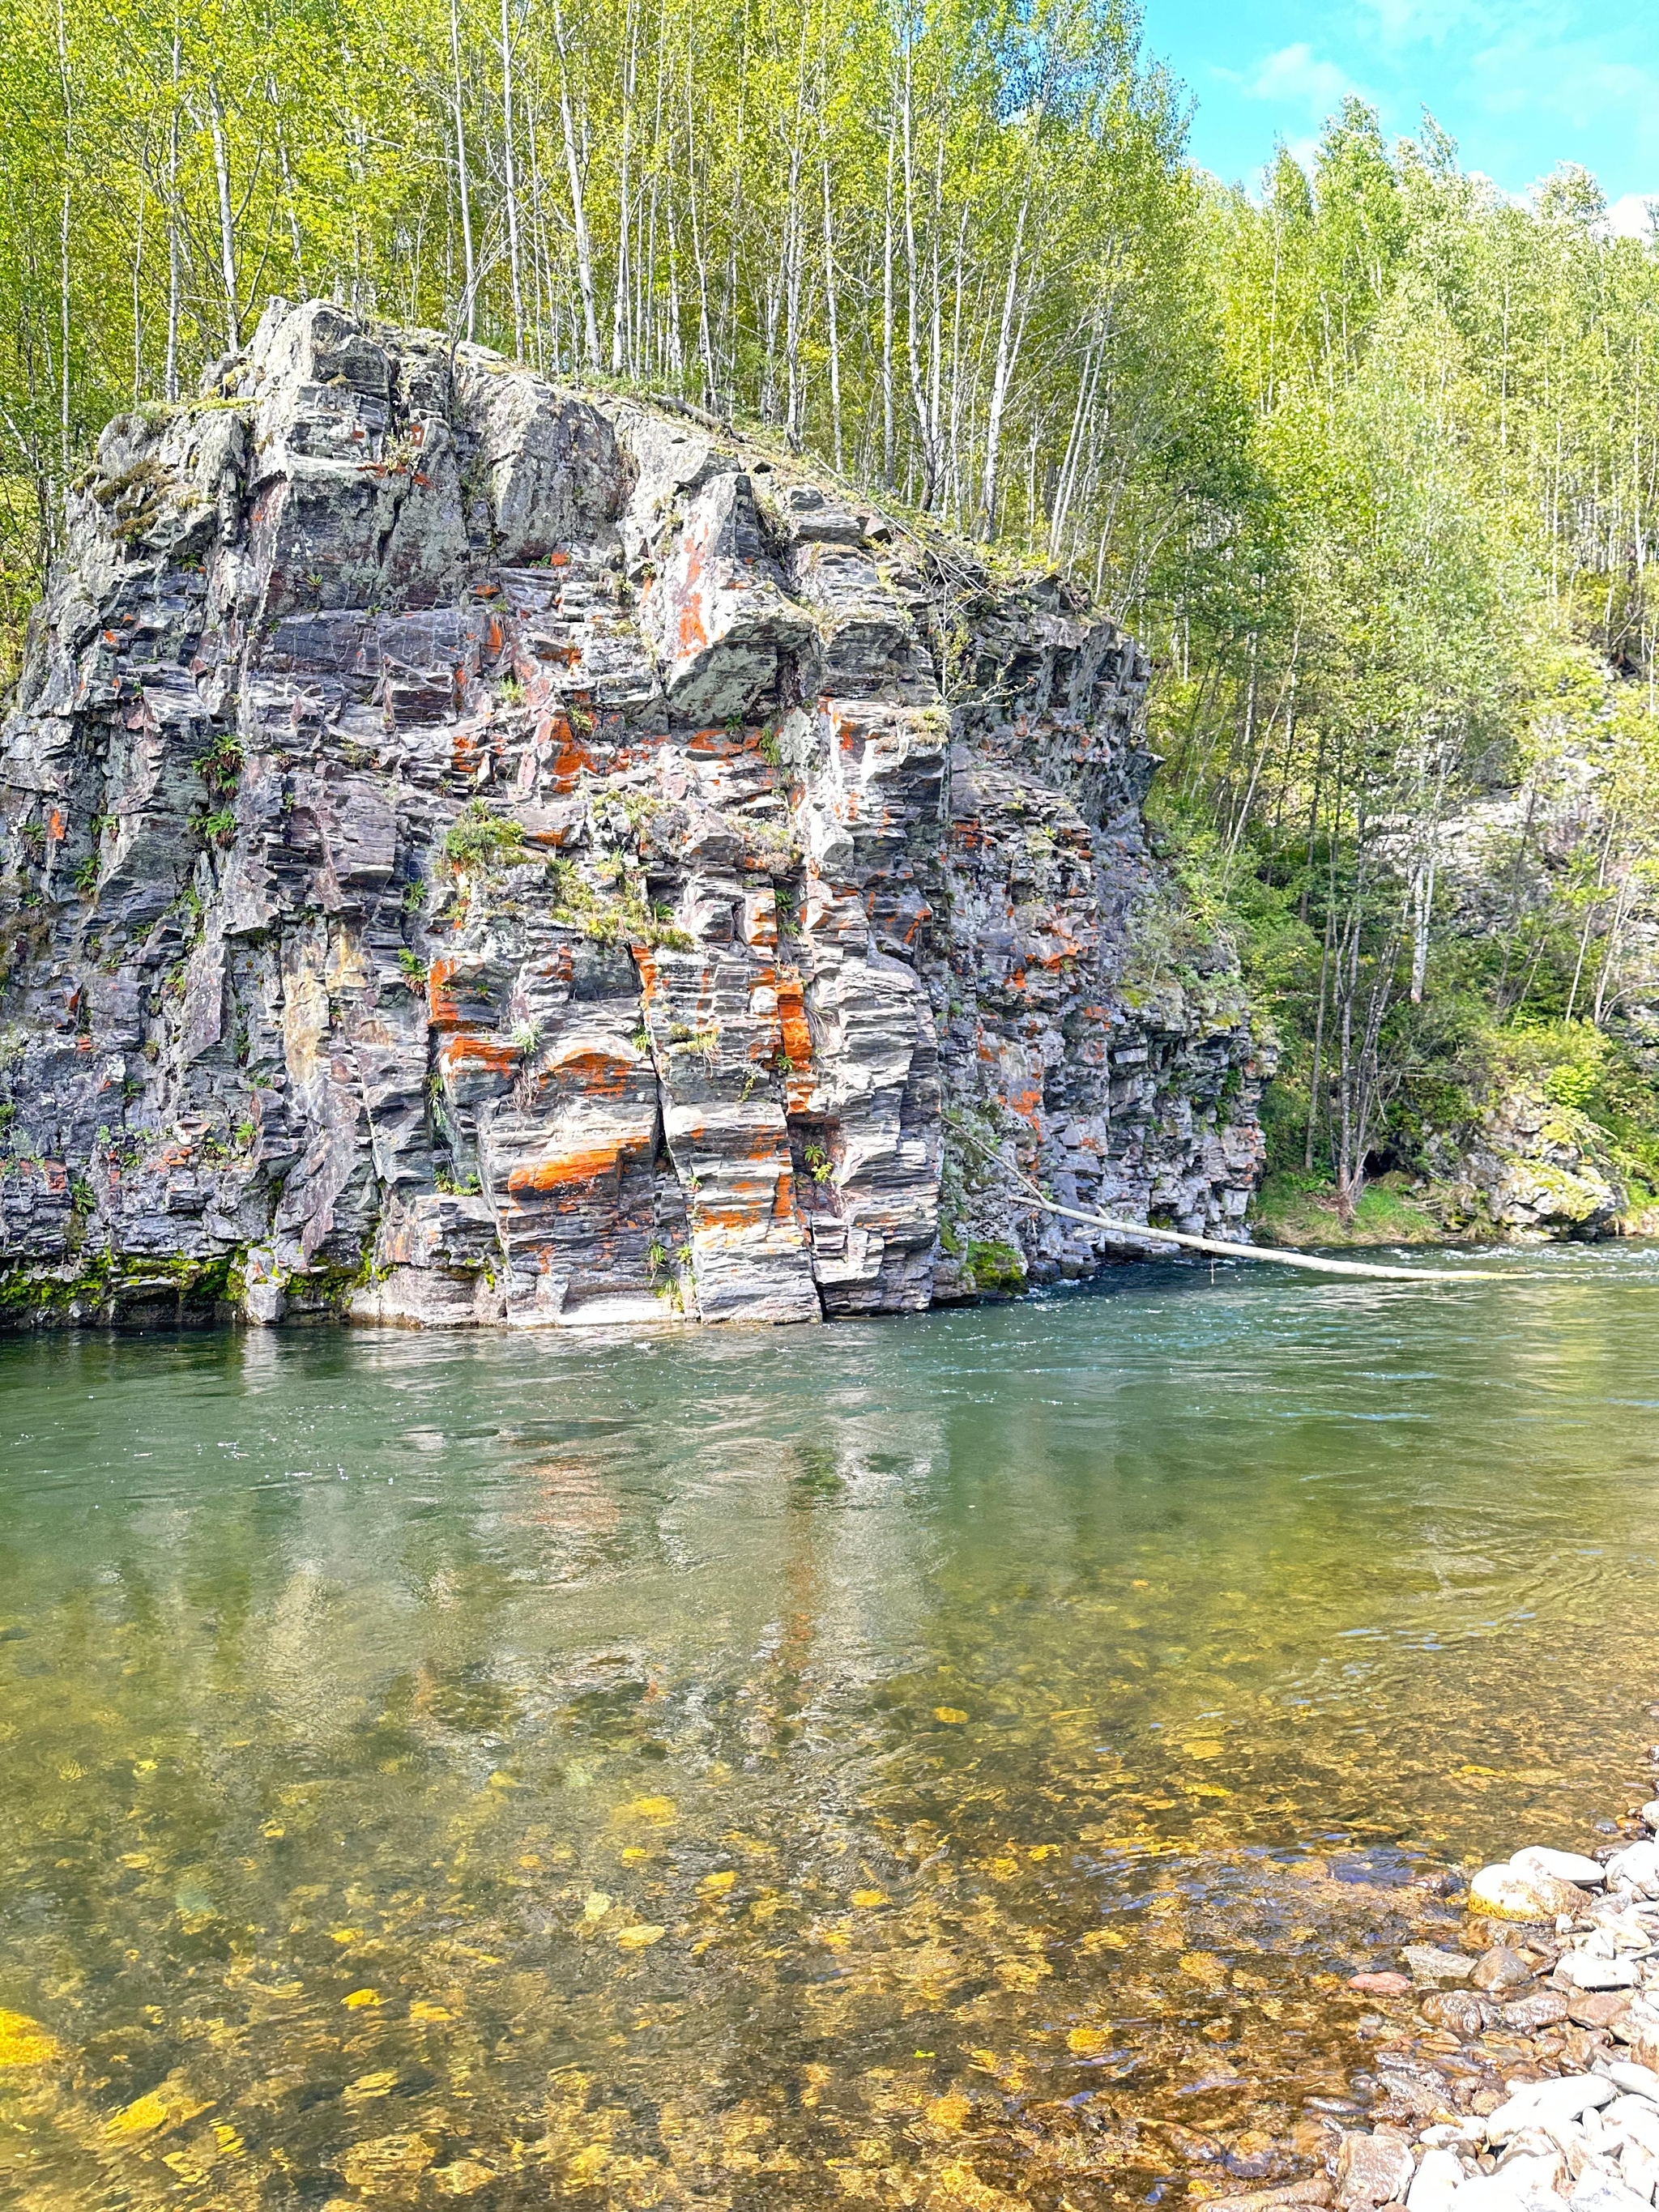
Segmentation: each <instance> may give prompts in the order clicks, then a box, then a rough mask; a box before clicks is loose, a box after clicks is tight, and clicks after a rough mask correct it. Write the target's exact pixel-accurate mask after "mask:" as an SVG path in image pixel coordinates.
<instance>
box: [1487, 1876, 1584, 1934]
mask: <svg viewBox="0 0 1659 2212" xmlns="http://www.w3.org/2000/svg"><path fill="white" fill-rule="evenodd" d="M1587 1905H1589V1897H1588V1895H1587V1894H1586V1893H1585V1892H1584V1891H1583V1890H1582V1889H1580V1888H1579V1887H1577V1884H1576V1883H1573V1882H1569V1881H1560V1880H1559V1878H1558V1877H1557V1876H1556V1875H1549V1874H1543V1873H1538V1872H1529V1871H1526V1870H1523V1869H1520V1868H1517V1867H1515V1866H1513V1865H1509V1864H1505V1865H1503V1866H1487V1867H1482V1868H1481V1869H1480V1873H1479V1874H1477V1875H1475V1877H1474V1880H1473V1881H1471V1882H1470V1884H1469V1909H1470V1911H1473V1912H1484V1913H1486V1915H1488V1917H1491V1918H1492V1919H1494V1920H1525V1921H1550V1920H1554V1919H1556V1918H1557V1917H1559V1915H1560V1914H1562V1913H1568V1914H1574V1915H1576V1914H1577V1913H1579V1912H1581V1911H1583V1910H1584V1908H1585V1907H1586V1906H1587Z"/></svg>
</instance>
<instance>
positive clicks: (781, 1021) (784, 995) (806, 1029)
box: [777, 982, 812, 1071]
mask: <svg viewBox="0 0 1659 2212" xmlns="http://www.w3.org/2000/svg"><path fill="white" fill-rule="evenodd" d="M777 988H778V1028H779V1030H781V1033H782V1036H783V1048H784V1051H785V1052H786V1053H787V1054H788V1056H789V1058H790V1059H791V1060H793V1062H794V1065H795V1067H796V1069H797V1070H798V1071H799V1070H800V1069H802V1068H806V1067H810V1066H811V1064H812V1028H811V1023H810V1022H809V1021H808V1020H807V1018H806V1005H805V1000H804V998H803V996H802V993H801V987H800V985H799V983H790V982H780V984H779V985H778V987H777Z"/></svg>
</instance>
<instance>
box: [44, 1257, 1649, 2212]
mask: <svg viewBox="0 0 1659 2212" xmlns="http://www.w3.org/2000/svg"><path fill="white" fill-rule="evenodd" d="M1448 1264H1450V1265H1455V1264H1456V1263H1455V1260H1453V1261H1449V1262H1448ZM1500 1264H1503V1265H1510V1264H1512V1265H1513V1267H1514V1271H1515V1276H1516V1279H1515V1280H1514V1281H1509V1282H1499V1283H1487V1282H1480V1283H1473V1282H1472V1283H1471V1284H1470V1285H1468V1287H1467V1288H1462V1287H1460V1288H1456V1289H1450V1290H1446V1291H1438V1290H1435V1291H1425V1290H1419V1289H1414V1288H1405V1287H1396V1286H1395V1285H1373V1284H1364V1285H1346V1284H1344V1285H1336V1286H1333V1285H1326V1284H1323V1283H1321V1284H1318V1285H1312V1284H1310V1283H1308V1282H1307V1281H1305V1280H1299V1279H1285V1278H1283V1277H1281V1276H1280V1275H1279V1273H1278V1271H1276V1270H1273V1269H1270V1268H1262V1269H1256V1270H1251V1271H1249V1274H1248V1277H1246V1276H1244V1275H1242V1274H1235V1273H1231V1272H1230V1271H1228V1270H1225V1269H1223V1270H1220V1271H1218V1273H1217V1275H1216V1278H1215V1279H1214V1280H1213V1281H1212V1279H1211V1275H1210V1272H1209V1271H1208V1270H1207V1269H1194V1270H1188V1269H1176V1268H1158V1269H1153V1268H1146V1269H1134V1270H1125V1271H1123V1272H1122V1273H1120V1274H1118V1275H1115V1276H1114V1277H1112V1278H1110V1279H1109V1280H1108V1281H1107V1283H1106V1284H1105V1285H1103V1287H1101V1288H1100V1289H1098V1290H1096V1291H1089V1292H1083V1293H1074V1294H1067V1295H1063V1296H1056V1297H1050V1298H1047V1299H1040V1300H1036V1301H1033V1302H1031V1303H1029V1304H1022V1305H1017V1306H1007V1307H1000V1308H992V1309H982V1310H976V1311H968V1312H961V1313H957V1314H940V1315H935V1316H928V1317H925V1318H921V1319H916V1320H910V1321H904V1322H882V1323H872V1324H869V1325H863V1324H860V1325H846V1326H842V1327H839V1328H833V1329H813V1330H797V1331H789V1332H782V1333H779V1334H750V1333H744V1334H729V1335H720V1334H717V1333H706V1334H697V1335H687V1336H685V1337H684V1338H674V1339H658V1340H648V1341H641V1342H631V1343H630V1342H622V1341H617V1342H598V1341H578V1340H567V1339H562V1338H549V1337H544V1336H537V1337H533V1338H531V1337H512V1338H509V1337H496V1336H455V1337H448V1336H430V1335H428V1336H416V1335H408V1334H380V1333H372V1332H362V1333H352V1332H345V1331H339V1330H333V1329H328V1330H317V1331H298V1330H296V1331H292V1332H288V1333H281V1332H278V1333H269V1334H224V1335H202V1336H177V1337H143V1338H119V1337H106V1336H102V1335H88V1336H84V1337H70V1336H57V1337H51V1338H45V1339H40V1340H17V1339H14V1340H8V1341H6V1342H4V1343H3V1344H0V1436H3V1438H4V1444H3V1475H0V1761H3V1767H0V1771H3V1775H4V1780H5V1788H4V1790H3V1792H0V2013H3V2015H4V2016H3V2018H0V2197H4V2199H5V2201H7V2202H8V2203H17V2204H19V2205H21V2206H25V2207H27V2208H30V2212H41V2208H46V2207H52V2208H54V2212H55V2208H58V2207H64V2208H68V2207H76V2208H85V2207H94V2206H97V2207H102V2206H108V2207H123V2208H125V2207H134V2208H148V2207H150V2206H161V2205H183V2206H190V2207H200V2208H209V2207H220V2206H225V2207H242V2206H253V2205H258V2206H260V2207H273V2208H275V2207H283V2208H286V2207H289V2206H293V2207H296V2208H297V2207H310V2206H319V2207H320V2206H323V2205H327V2204H333V2205H336V2206H337V2207H343V2206H344V2205H347V2204H357V2203H364V2204H373V2203H404V2204H417V2205H435V2204H439V2203H448V2202H452V2201H456V2200H461V2201H471V2202H475V2203H480V2204H485V2205H489V2206H492V2207H493V2206H496V2205H501V2206H517V2205H519V2204H520V2203H523V2204H530V2203H538V2204H541V2203H548V2202H549V2201H554V2202H558V2203H570V2204H575V2205H591V2206H592V2207H594V2208H601V2207H602V2208H606V2212H609V2208H610V2207H612V2206H616V2207H621V2206H624V2205H627V2206H634V2205H651V2204H656V2203H662V2204H697V2205H726V2204H731V2205H733V2206H741V2207H754V2208H762V2207H771V2206H774V2205H776V2206H780V2207H781V2206H784V2205H788V2206H792V2207H796V2206H799V2207H807V2208H811V2207H815V2206H818V2205H824V2206H828V2205H831V2204H854V2205H861V2204H867V2205H871V2206H889V2205H891V2206H899V2205H908V2204H920V2203H927V2204H929V2205H934V2206H939V2207H952V2206H956V2205H958V2204H959V2205H962V2206H963V2207H971V2208H975V2209H976V2212H986V2209H987V2208H989V2212H997V2208H1000V2207H1003V2206H1005V2205H1009V2206H1012V2204H1013V2203H1017V2202H1018V2203H1032V2204H1037V2205H1042V2206H1051V2207H1053V2208H1054V2212H1060V2208H1062V2207H1064V2206H1066V2205H1067V2204H1069V2205H1071V2206H1073V2207H1074V2208H1078V2212H1084V2208H1088V2207H1092V2206H1096V2205H1108V2204H1115V2203H1135V2202H1141V2201H1144V2200H1146V2198H1147V2197H1149V2196H1152V2197H1155V2196H1157V2195H1158V2194H1160V2193H1161V2194H1163V2195H1164V2197H1166V2199H1167V2198H1168V2197H1170V2196H1173V2195H1175V2194H1178V2193H1179V2191H1180V2190H1181V2189H1182V2188H1184V2187H1188V2186H1189V2185H1190V2182H1191V2178H1192V2177H1197V2178H1198V2180H1199V2182H1200V2185H1207V2186H1210V2187H1214V2186H1218V2185H1230V2186H1232V2187H1243V2186H1245V2185H1248V2183H1249V2180H1250V2179H1259V2178H1265V2177H1266V2176H1267V2175H1269V2174H1272V2173H1275V2172H1280V2171H1283V2170H1284V2166H1283V2159H1284V2155H1285V2149H1284V2147H1285V2145H1286V2144H1290V2145H1291V2146H1294V2144H1295V2142H1296V2141H1297V2130H1298V2129H1302V2130H1304V2131H1305V2130H1310V2129H1311V2128H1312V2126H1313V2124H1314V2121H1313V2114H1314V2112H1316V2107H1310V2106H1309V2104H1308V2101H1307V2100H1310V2099H1320V2098H1326V2099H1330V2098H1340V2097H1342V2096H1343V2095H1344V2094H1345V2093H1346V2090H1347V2088H1348V2086H1349V2082H1350V2076H1351V2074H1352V2069H1355V2068H1356V2067H1358V2066H1362V2065H1363V2063H1364V2058H1363V2047H1362V2045H1360V2043H1359V2042H1358V2041H1357V2040H1356V2037H1355V2028H1356V2025H1357V2023H1358V2020H1359V2017H1360V2014H1361V2011H1362V2009H1363V2000H1360V1999H1358V1998H1357V1997H1355V1996H1353V1995H1352V1993H1351V1992H1350V1991H1348V1990H1346V1988H1345V1987H1344V1985H1343V1978H1344V1977H1345V1976H1346V1975H1347V1974H1350V1973H1352V1972H1354V1971H1356V1970H1357V1969H1358V1968H1362V1967H1364V1966H1367V1965H1369V1964H1372V1963H1390V1964H1391V1963H1392V1962H1393V1959H1394V1955H1395V1951H1396V1950H1397V1947H1398V1944H1399V1942H1401V1940H1402V1937H1406V1936H1409V1935H1410V1934H1412V1933H1413V1932H1414V1931H1419V1930H1427V1931H1429V1932H1431V1933H1432V1932H1434V1931H1435V1930H1436V1929H1437V1928H1440V1929H1443V1927H1444V1925H1445V1924H1446V1923H1447V1918H1448V1915H1449V1912H1450V1911H1451V1908H1450V1907H1449V1906H1448V1905H1446V1904H1445V1903H1444V1902H1443V1900H1442V1899H1440V1898H1439V1897H1438V1896H1437V1894H1436V1893H1435V1888H1434V1882H1435V1878H1436V1877H1437V1875H1439V1874H1440V1873H1441V1872H1442V1870H1443V1869H1445V1868H1446V1867H1447V1866H1448V1865H1449V1864H1450V1863H1453V1862H1455V1861H1457V1860H1459V1859H1466V1860H1468V1861H1470V1862H1471V1863H1473V1862H1474V1861H1476V1860H1478V1859H1479V1858H1480V1857H1484V1856H1486V1855H1487V1854H1488V1851H1489V1848H1490V1846H1491V1845H1492V1843H1493V1841H1494V1839H1495V1838H1509V1837H1510V1836H1512V1835H1514V1834H1516V1833H1522V1832H1525V1833H1528V1834H1536V1835H1539V1836H1547V1837H1549V1838H1551V1839H1553V1840H1556V1841H1559V1842H1561V1843H1564V1844H1571V1845H1575V1846H1577V1847H1581V1848H1582V1847H1583V1845H1584V1844H1587V1843H1588V1842H1589V1841H1592V1840H1595V1823H1596V1822H1597V1821H1598V1820H1605V1819H1607V1817H1608V1816H1609V1814H1613V1813H1614V1812H1617V1811H1620V1810H1622V1809H1623V1808H1624V1806H1625V1805H1626V1804H1627V1803H1628V1802H1630V1799H1631V1796H1632V1782H1633V1778H1635V1777H1636V1776H1637V1774H1638V1771H1639V1769H1640V1766H1641V1765H1642V1753H1643V1748H1644V1745H1645V1743H1646V1742H1647V1741H1648V1740H1649V1738H1650V1736H1651V1735H1653V1733H1654V1726H1653V1722H1652V1720H1651V1718H1650V1716H1649V1715H1648V1713H1647V1711H1646V1708H1647V1705H1648V1704H1649V1703H1650V1700H1651V1699H1653V1698H1654V1697H1655V1696H1656V1695H1659V1683H1656V1679H1655V1674H1654V1671H1653V1668H1652V1664H1651V1656H1650V1655H1651V1641H1652V1639H1651V1627H1652V1621H1653V1618H1654V1606H1655V1601H1656V1597H1659V1566H1656V1562H1659V1429H1656V1421H1655V1411H1656V1407H1659V1250H1656V1249H1654V1248H1652V1247H1638V1246H1627V1247H1624V1248H1621V1249H1618V1250H1616V1251H1612V1252H1609V1251H1605V1250H1603V1251H1571V1250H1552V1251H1549V1252H1547V1253H1545V1254H1542V1255H1526V1256H1525V1257H1516V1258H1515V1259H1514V1260H1513V1261H1512V1263H1511V1262H1509V1261H1505V1262H1502V1263H1500ZM1523 1277H1524V1278H1525V1279H1524V1280H1523V1279H1522V1278H1523ZM1303 2140H1304V2143H1309V2144H1310V2143H1311V2142H1312V2136H1310V2135H1307V2134H1305V2133H1304V2137H1303Z"/></svg>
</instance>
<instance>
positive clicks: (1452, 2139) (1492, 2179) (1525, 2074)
mask: <svg viewBox="0 0 1659 2212" xmlns="http://www.w3.org/2000/svg"><path fill="white" fill-rule="evenodd" d="M1655 1759H1656V1764H1659V1747H1656V1752H1655ZM1640 1820H1641V1825H1642V1826H1643V1827H1644V1828H1645V1829H1646V1830H1647V1831H1649V1832H1648V1833H1647V1834H1645V1835H1644V1836H1641V1837H1640V1838H1638V1840H1634V1841H1627V1842H1626V1843H1625V1844H1622V1845H1620V1844H1611V1845H1609V1846H1607V1849H1606V1850H1604V1851H1602V1852H1600V1853H1598V1854H1597V1855H1596V1856H1595V1857H1589V1856H1587V1855H1585V1854H1583V1853H1580V1852H1577V1851H1564V1850H1553V1849H1550V1848H1548V1847H1546V1846H1542V1845H1536V1844H1534V1845H1530V1846H1528V1848H1526V1849H1524V1850H1518V1851H1516V1853H1515V1854H1514V1856H1513V1857H1510V1859H1508V1860H1506V1861H1504V1863H1503V1864H1501V1865H1492V1866H1487V1867H1482V1868H1481V1869H1480V1872H1479V1873H1478V1874H1476V1875H1474V1877H1473V1878H1472V1879H1471V1881H1470V1882H1469V1886H1468V1900H1467V1904H1468V1915H1469V1917H1468V1920H1467V1921H1466V1922H1465V1933H1464V1935H1463V1936H1462V1942H1464V1944H1465V1945H1466V1947H1468V1948H1464V1949H1462V1950H1452V1949H1449V1948H1444V1947H1443V1946H1441V1945H1439V1944H1434V1943H1426V1942H1420V1943H1412V1944H1408V1945H1407V1946H1406V1947H1405V1949H1404V1952H1403V1954H1402V1956H1401V1967H1400V1969H1399V1970H1398V1971H1395V1970H1394V1969H1389V1970H1388V1971H1385V1972H1368V1973H1361V1974H1354V1975H1352V1976H1351V1977H1350V1979H1349V1987H1350V1988H1351V1989H1352V1990H1356V1991H1358V1992H1359V1993H1361V1994H1364V1995H1366V1996H1372V1997H1374V1998H1376V1999H1377V2000H1379V2001H1380V2002H1383V2003H1385V2004H1387V2005H1389V2007H1390V2011H1389V2014H1387V2015H1383V2016H1381V2017H1378V2016H1376V2015H1372V2016H1371V2017H1370V2019H1368V2020H1367V2021H1362V2023H1361V2026H1360V2033H1362V2035H1365V2036H1366V2037H1367V2039H1368V2041H1369V2043H1370V2066H1371V2068H1372V2069H1373V2071H1372V2073H1371V2074H1370V2075H1369V2076H1367V2077H1361V2078H1362V2079H1363V2080H1364V2081H1366V2083H1367V2086H1368V2090H1369V2093H1370V2112H1369V2114H1368V2116H1367V2117H1368V2118H1369V2121H1370V2124H1369V2125H1367V2124H1364V2123H1363V2122H1362V2123H1359V2124H1355V2122H1354V2121H1353V2120H1351V2119H1346V2118H1345V2119H1344V2120H1342V2121H1340V2122H1338V2121H1332V2122H1330V2123H1328V2124H1329V2125H1330V2127H1331V2129H1332V2142H1331V2146H1330V2149H1329V2152H1328V2156H1327V2159H1326V2161H1325V2163H1326V2173H1325V2175H1324V2176H1319V2175H1315V2176H1313V2177H1310V2178H1308V2179H1303V2180H1301V2181H1298V2182H1295V2183H1290V2184H1282V2185H1279V2187H1278V2188H1276V2189H1275V2188H1269V2189H1261V2190H1257V2191H1252V2192H1250V2193H1249V2194H1248V2195H1245V2196H1234V2197H1225V2198H1224V2199H1221V2200H1219V2202H1221V2203H1225V2205H1226V2206H1227V2207H1228V2208H1229V2212H1269V2208H1272V2207H1275V2206H1281V2205H1282V2206H1285V2207H1287V2208H1288V2207H1291V2206H1297V2205H1300V2206H1309V2205H1320V2204H1324V2205H1328V2204H1331V2203H1334V2204H1335V2205H1337V2206H1339V2207H1340V2208H1341V2212H1651V2208H1653V2207H1654V2205H1655V2203H1656V2197H1659V1798H1656V1799H1655V1800H1654V1801H1653V1802H1650V1803H1649V1804H1646V1805H1644V1807H1643V1808H1642V1810H1641V1815H1640ZM1627 1826H1629V1827H1631V1828H1632V1829H1633V1828H1634V1826H1635V1823H1634V1821H1632V1822H1631V1823H1629V1824H1627Z"/></svg>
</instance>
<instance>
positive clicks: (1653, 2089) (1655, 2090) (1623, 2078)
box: [1600, 2058, 1659, 2106]
mask: <svg viewBox="0 0 1659 2212" xmlns="http://www.w3.org/2000/svg"><path fill="white" fill-rule="evenodd" d="M1600 2070H1601V2072H1602V2073H1603V2074H1605V2075H1607V2079H1608V2081H1611V2082H1613V2083H1614V2084H1615V2086H1616V2087H1618V2088H1619V2089H1620V2090H1621V2091H1622V2092H1623V2093H1625V2094H1626V2096H1632V2097H1645V2098H1646V2099H1647V2100H1648V2102H1649V2103H1650V2105H1654V2106H1659V2073H1656V2072H1655V2070H1654V2069H1653V2068H1652V2067H1651V2066H1638V2065H1637V2064H1636V2063H1635V2062H1634V2061H1633V2060H1632V2059H1629V2058H1609V2059H1607V2060H1605V2061H1604V2062H1603V2063H1602V2065H1601V2069H1600Z"/></svg>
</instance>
